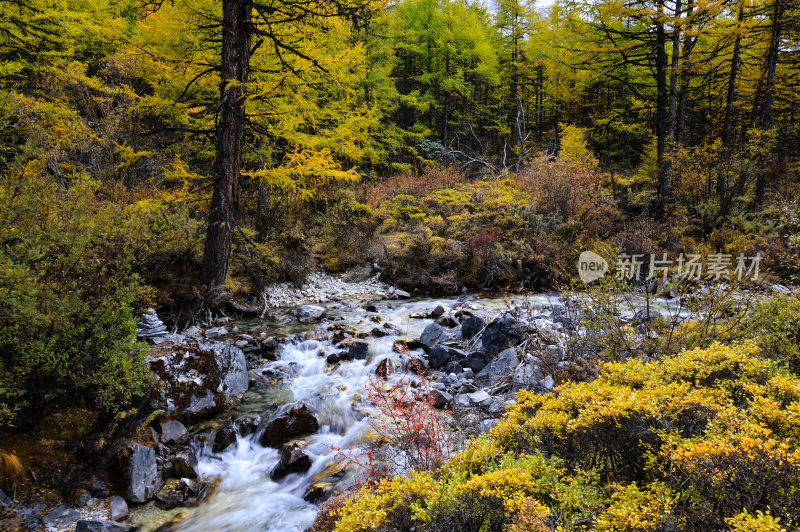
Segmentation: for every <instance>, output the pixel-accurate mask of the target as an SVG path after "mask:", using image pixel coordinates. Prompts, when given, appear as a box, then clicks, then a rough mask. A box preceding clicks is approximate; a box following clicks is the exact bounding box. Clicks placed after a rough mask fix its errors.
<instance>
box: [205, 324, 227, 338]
mask: <svg viewBox="0 0 800 532" xmlns="http://www.w3.org/2000/svg"><path fill="white" fill-rule="evenodd" d="M204 335H205V337H206V338H208V339H209V340H214V339H216V338H220V337H222V336H227V335H228V329H226V328H225V327H211V328H210V329H206V332H205V333H204Z"/></svg>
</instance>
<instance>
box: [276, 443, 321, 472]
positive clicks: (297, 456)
mask: <svg viewBox="0 0 800 532" xmlns="http://www.w3.org/2000/svg"><path fill="white" fill-rule="evenodd" d="M280 456H281V459H280V462H278V465H276V466H275V469H273V470H272V472H271V473H270V475H269V476H270V478H271V479H272V480H280V479H282V478H283V477H285V476H286V475H291V474H292V473H305V472H306V471H308V470H309V469H311V458H310V457H309V456H308V455H307V454H306V453H305V451H303V449H301V448H300V446H299V445H297V444H296V443H291V444H287V445H284V446H283V447H281V451H280Z"/></svg>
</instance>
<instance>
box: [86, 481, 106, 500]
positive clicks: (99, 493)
mask: <svg viewBox="0 0 800 532" xmlns="http://www.w3.org/2000/svg"><path fill="white" fill-rule="evenodd" d="M89 490H90V491H91V492H92V495H94V496H95V497H100V498H103V497H108V486H107V485H106V483H105V482H103V481H102V480H97V481H95V483H94V484H92V487H91V488H89Z"/></svg>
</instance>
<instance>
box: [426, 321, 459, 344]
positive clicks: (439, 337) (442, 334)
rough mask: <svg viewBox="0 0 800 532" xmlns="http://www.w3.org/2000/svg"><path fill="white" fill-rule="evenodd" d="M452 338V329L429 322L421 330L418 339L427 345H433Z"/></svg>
mask: <svg viewBox="0 0 800 532" xmlns="http://www.w3.org/2000/svg"><path fill="white" fill-rule="evenodd" d="M453 338H454V336H453V331H451V330H449V329H445V328H444V327H442V326H441V325H439V324H438V323H431V324H430V325H428V326H427V327H425V329H424V330H423V331H422V334H421V335H420V337H419V341H420V342H422V343H423V344H425V345H426V346H428V347H433V346H434V345H436V344H439V343H443V342H446V341H448V340H452V339H453Z"/></svg>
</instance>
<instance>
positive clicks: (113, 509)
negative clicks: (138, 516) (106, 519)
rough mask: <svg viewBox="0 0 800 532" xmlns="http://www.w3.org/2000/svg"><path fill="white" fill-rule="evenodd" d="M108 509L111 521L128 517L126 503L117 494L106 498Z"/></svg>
mask: <svg viewBox="0 0 800 532" xmlns="http://www.w3.org/2000/svg"><path fill="white" fill-rule="evenodd" d="M108 510H109V512H110V513H111V520H112V521H121V520H122V519H125V518H126V517H128V503H127V502H125V499H123V498H122V497H120V496H119V495H112V496H111V498H110V499H108Z"/></svg>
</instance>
